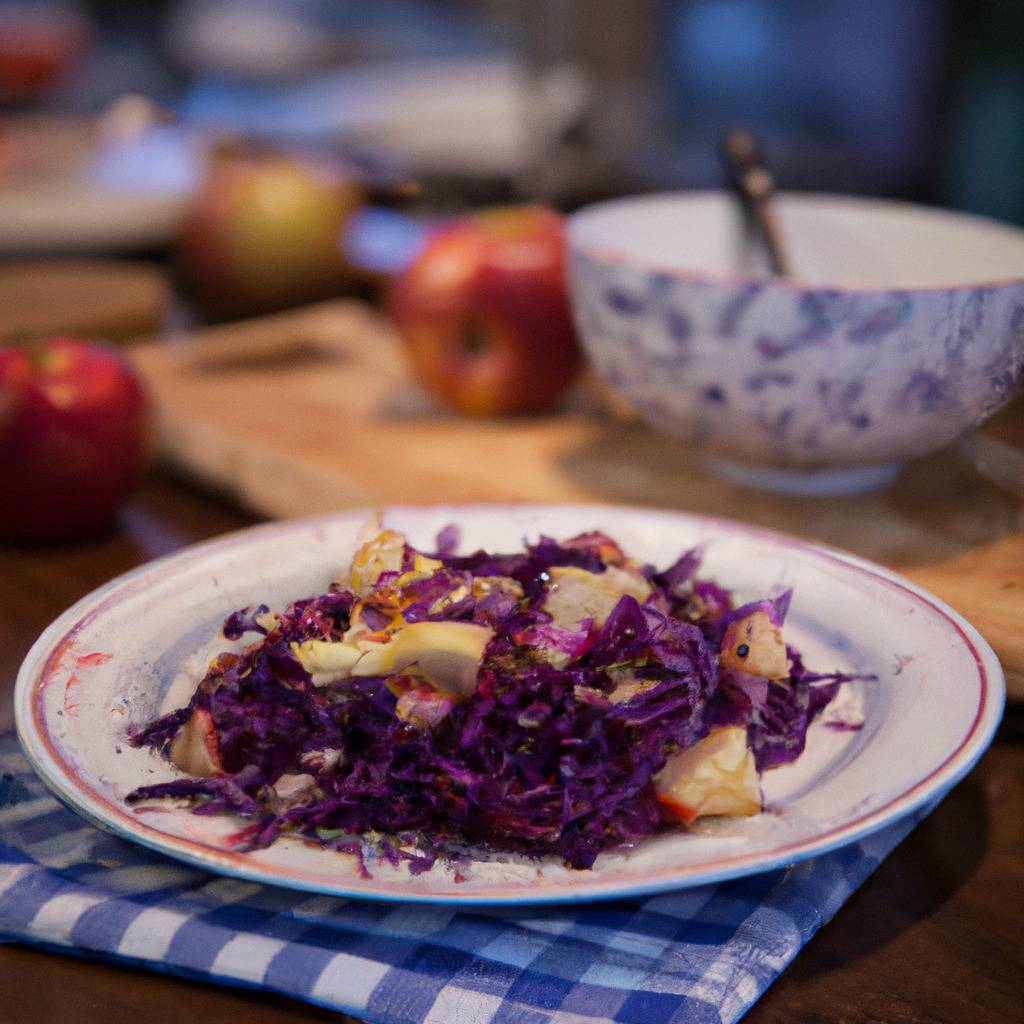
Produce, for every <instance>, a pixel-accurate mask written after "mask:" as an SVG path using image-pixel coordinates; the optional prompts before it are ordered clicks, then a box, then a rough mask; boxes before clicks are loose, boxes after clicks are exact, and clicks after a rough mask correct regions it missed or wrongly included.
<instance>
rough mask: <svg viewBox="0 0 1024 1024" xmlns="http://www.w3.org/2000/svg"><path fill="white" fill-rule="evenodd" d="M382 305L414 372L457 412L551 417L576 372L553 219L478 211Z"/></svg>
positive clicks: (511, 210)
mask: <svg viewBox="0 0 1024 1024" xmlns="http://www.w3.org/2000/svg"><path fill="white" fill-rule="evenodd" d="M390 300H391V301H390V305H391V314H392V316H393V318H394V321H395V324H396V325H397V327H398V330H399V332H400V333H401V335H402V337H403V338H404V340H405V345H406V349H407V351H408V353H409V358H410V361H411V364H412V369H413V372H414V373H415V375H416V376H417V378H418V379H419V380H420V382H421V383H422V384H423V385H424V387H426V388H427V389H428V390H429V391H431V392H432V393H433V394H434V395H436V396H437V397H438V398H440V399H441V401H443V402H444V403H445V404H446V405H448V406H450V407H451V408H453V409H457V410H458V411H459V412H464V413H470V414H473V415H480V416H486V415H500V414H505V413H523V412H542V411H545V410H548V409H551V408H553V407H554V406H555V405H556V404H557V403H558V401H559V399H560V398H561V397H562V395H563V394H564V393H565V391H566V389H567V388H568V387H569V385H570V384H571V383H572V381H573V378H574V377H575V376H576V373H577V371H578V369H579V367H580V362H581V356H580V349H579V345H578V344H577V341H576V334H575V331H574V329H573V324H572V317H571V314H570V312H569V300H568V296H567V291H566V274H565V225H564V221H563V219H562V217H561V216H559V215H558V214H557V213H555V212H554V211H552V210H547V209H544V208H543V207H539V206H523V207H507V208H501V209H495V210H486V211H483V212H480V213H476V214H473V215H471V216H468V217H466V218H464V219H460V220H457V221H454V222H452V223H450V224H447V225H444V226H442V227H439V228H437V229H436V230H435V231H434V232H432V233H431V235H430V236H429V237H428V239H427V241H426V244H425V245H424V247H423V249H422V250H421V251H420V253H419V255H418V256H417V257H416V259H415V260H414V261H413V262H412V263H411V264H410V265H409V266H408V267H407V268H406V269H405V270H404V271H403V272H402V273H401V274H400V275H399V276H398V278H397V279H396V280H395V282H394V285H393V288H392V292H391V297H390Z"/></svg>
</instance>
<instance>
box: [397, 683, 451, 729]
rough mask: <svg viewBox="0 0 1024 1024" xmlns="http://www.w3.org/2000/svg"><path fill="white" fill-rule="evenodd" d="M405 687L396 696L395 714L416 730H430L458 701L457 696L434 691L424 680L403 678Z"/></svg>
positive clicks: (446, 715) (445, 716)
mask: <svg viewBox="0 0 1024 1024" xmlns="http://www.w3.org/2000/svg"><path fill="white" fill-rule="evenodd" d="M403 679H404V681H405V682H406V685H405V686H404V687H403V688H402V690H401V692H400V693H399V695H398V701H397V703H396V704H395V714H396V715H397V716H398V717H399V718H400V719H402V721H403V722H409V723H410V724H411V725H415V726H416V727H417V728H418V729H432V728H433V727H434V726H435V725H437V724H438V723H439V722H441V721H443V720H444V719H445V718H447V717H448V715H449V714H450V712H451V710H452V708H453V707H455V705H456V703H457V702H458V700H459V697H458V695H457V694H454V693H446V692H445V691H444V690H436V689H434V687H433V686H431V685H430V683H429V682H427V680H425V679H419V678H417V677H415V676H405V677H403Z"/></svg>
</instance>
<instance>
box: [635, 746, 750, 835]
mask: <svg viewBox="0 0 1024 1024" xmlns="http://www.w3.org/2000/svg"><path fill="white" fill-rule="evenodd" d="M654 790H655V794H656V796H657V799H658V803H660V804H661V805H662V807H663V808H664V809H665V811H666V812H667V813H668V814H669V816H670V817H672V818H673V819H675V820H677V821H681V822H683V823H689V822H691V821H693V820H694V819H695V818H699V817H702V816H703V815H708V814H722V815H727V816H729V817H743V816H747V815H751V814H758V813H760V811H761V785H760V780H759V779H758V775H757V769H756V768H755V766H754V754H753V752H752V751H751V750H750V748H749V747H748V746H747V731H746V729H744V728H743V727H742V726H727V727H725V728H721V729H714V730H713V731H712V732H710V733H709V734H708V735H707V736H705V737H704V739H702V740H701V741H700V742H699V743H695V744H694V745H693V746H692V747H689V748H688V749H686V750H681V751H680V752H679V753H678V754H674V755H673V756H672V757H670V758H669V760H668V763H667V764H666V765H665V767H664V768H663V769H662V770H661V771H660V772H659V773H658V774H657V775H656V776H655V777H654Z"/></svg>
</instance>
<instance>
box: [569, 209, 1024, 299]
mask: <svg viewBox="0 0 1024 1024" xmlns="http://www.w3.org/2000/svg"><path fill="white" fill-rule="evenodd" d="M777 194H778V196H779V198H781V199H783V200H787V199H797V200H798V201H799V200H811V201H812V202H813V201H817V200H821V201H824V202H831V203H835V204H837V205H845V206H855V207H861V208H864V207H868V206H888V207H899V208H901V209H903V210H907V211H912V212H915V213H924V214H927V215H929V216H934V215H939V216H941V217H944V218H948V219H951V220H958V221H961V222H969V223H972V224H974V225H976V226H979V227H988V228H996V229H998V230H1000V231H1003V232H1005V233H1007V234H1016V235H1019V238H1020V242H1021V245H1022V247H1024V228H1020V227H1018V226H1017V225H1014V224H1007V223H1005V222H1004V221H1000V220H996V219H995V218H993V217H984V216H981V215H979V214H975V213H967V212H965V211H963V210H953V209H948V208H946V207H942V206H932V205H929V204H926V203H910V202H906V201H904V200H901V199H890V198H888V197H883V196H860V195H850V194H844V193H839V192H814V191H797V190H792V191H786V192H779V193H777ZM728 195H729V193H728V191H727V190H726V189H676V190H671V191H657V192H640V193H635V194H632V195H623V196H617V197H614V198H612V199H602V200H599V201H598V202H595V203H588V204H586V205H585V206H581V207H580V208H579V209H578V210H576V211H574V212H573V213H571V214H569V216H568V217H567V218H566V236H567V240H568V247H569V252H570V255H571V256H576V255H583V256H586V257H589V258H591V259H595V260H598V261H600V262H604V263H612V264H617V265H619V266H632V267H636V268H640V269H643V270H647V271H648V272H650V273H654V274H659V275H664V276H666V277H673V278H676V279H678V280H680V281H683V282H686V283H688V284H696V285H703V286H717V287H728V288H742V287H747V286H750V285H754V284H758V285H764V284H771V286H772V287H773V288H778V289H783V290H786V291H792V292H798V293H801V294H806V293H811V292H838V293H841V294H849V295H888V294H890V293H892V292H894V291H899V292H907V293H909V294H911V295H929V294H936V293H941V294H949V293H951V292H968V291H978V290H979V289H986V290H995V289H997V288H1006V287H1010V286H1014V285H1017V286H1024V273H1021V274H1019V275H1017V276H1014V277H1005V278H995V279H989V280H979V281H966V282H964V283H963V284H954V285H920V286H914V287H894V286H888V287H886V286H882V285H872V286H869V287H856V286H853V285H843V284H828V283H826V282H819V283H811V282H809V281H806V280H803V279H801V278H799V277H779V276H773V275H771V274H766V273H762V274H758V273H754V272H750V271H711V270H695V269H692V268H685V267H678V266H672V265H671V264H666V263H660V262H658V261H656V260H649V259H642V258H638V257H634V256H629V255H627V254H625V253H623V252H621V251H620V250H617V249H615V248H614V246H610V245H597V244H594V243H587V242H583V241H581V240H580V238H579V234H580V230H581V228H580V225H581V223H582V221H583V220H584V219H585V218H587V217H589V216H590V215H592V214H593V213H596V212H598V211H601V210H607V209H610V208H615V207H630V206H642V205H646V204H648V203H652V202H654V201H658V200H666V199H699V198H704V199H708V198H711V197H726V196H728Z"/></svg>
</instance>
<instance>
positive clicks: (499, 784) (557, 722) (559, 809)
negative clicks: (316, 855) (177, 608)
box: [128, 527, 865, 872]
mask: <svg viewBox="0 0 1024 1024" xmlns="http://www.w3.org/2000/svg"><path fill="white" fill-rule="evenodd" d="M457 543H458V531H457V529H456V528H454V527H448V528H446V529H445V530H443V531H442V532H441V534H440V535H439V537H438V541H437V551H436V554H434V555H433V556H432V557H434V558H436V559H437V560H438V561H439V562H440V563H441V568H439V569H437V570H436V571H434V572H431V573H429V574H427V575H425V576H422V578H414V579H411V580H409V581H407V582H406V583H405V584H404V585H402V587H401V593H402V595H403V608H402V617H403V619H404V621H405V622H408V623H415V622H424V621H451V622H472V623H476V624H477V625H480V626H487V627H489V628H490V629H492V630H493V631H494V635H493V638H492V639H491V640H490V642H489V643H488V644H487V646H486V649H485V651H484V654H483V659H482V662H481V664H480V668H479V671H478V675H477V680H476V688H475V691H474V692H473V693H472V694H471V695H469V696H467V697H465V698H464V699H457V700H452V701H451V702H450V703H451V707H450V710H449V709H448V706H447V705H445V708H444V711H445V713H444V714H443V717H441V718H440V720H439V721H437V722H436V723H434V724H432V725H431V726H430V727H424V726H423V724H422V723H420V724H417V723H414V722H412V721H409V720H408V719H406V718H403V717H401V716H400V715H399V714H397V713H396V707H397V704H398V698H397V697H396V693H401V692H404V689H408V688H409V687H410V686H415V685H418V684H417V680H416V679H414V678H412V679H406V678H405V677H401V678H396V677H390V678H385V677H383V676H376V677H349V678H340V679H337V680H335V681H328V682H326V683H323V682H322V681H319V682H320V685H314V679H313V678H312V677H311V675H310V673H309V672H307V671H306V669H305V668H304V667H303V665H302V663H301V661H300V660H299V658H298V657H297V655H296V653H295V650H294V649H293V648H292V646H291V645H292V643H300V642H302V641H305V640H311V639H312V640H326V641H339V640H340V639H341V638H342V637H343V635H344V634H345V633H346V631H347V630H349V628H350V626H351V624H352V621H353V616H354V615H355V614H356V613H357V611H358V614H359V615H360V616H361V617H362V621H363V623H365V625H366V627H367V628H369V629H371V630H376V629H383V628H385V626H386V625H387V623H388V622H391V612H390V611H389V609H388V606H387V605H386V603H383V602H380V603H378V604H375V603H374V595H372V594H371V595H370V596H369V597H364V598H363V599H359V598H357V597H356V596H355V595H354V594H352V593H350V592H349V591H347V590H343V589H340V588H338V587H334V588H333V589H332V590H331V591H329V592H328V593H326V594H323V595H320V596H318V597H314V598H310V599H308V600H304V601H298V602H296V603H295V604H293V605H292V606H291V607H290V608H288V609H287V610H286V611H285V612H284V613H283V614H281V615H280V616H278V617H277V618H276V620H274V619H272V618H270V617H268V612H267V609H266V607H265V606H262V605H261V606H259V607H258V608H256V609H243V610H242V611H239V612H236V613H234V614H233V615H231V616H229V618H228V619H227V621H226V622H225V624H224V635H225V636H226V637H228V638H237V637H239V636H241V635H242V634H243V633H251V634H254V635H255V637H256V639H255V642H254V643H252V644H251V645H250V646H248V647H247V648H246V649H245V650H244V651H243V652H242V653H241V654H230V653H227V654H223V655H220V656H219V657H218V658H216V659H214V661H213V663H212V664H211V665H210V668H209V671H208V672H207V674H206V676H205V677H204V678H203V680H202V681H201V682H200V684H199V686H198V687H197V689H196V691H195V693H194V695H193V697H192V699H191V701H190V702H189V704H188V705H187V706H186V707H185V708H182V709H180V710H178V711H175V712H172V713H171V714H169V715H167V716H165V717H163V718H160V719H158V720H156V721H155V722H152V723H150V724H149V725H146V726H145V727H144V728H141V729H139V730H137V731H136V732H134V733H132V734H131V736H130V739H131V742H133V743H135V744H136V745H143V744H145V745H149V746H151V747H153V748H155V749H158V750H161V751H163V752H165V753H167V752H168V751H169V749H170V747H171V744H172V742H173V741H174V739H175V737H176V736H178V735H179V733H180V731H181V730H182V728H183V727H184V726H185V725H186V723H188V722H189V720H190V718H192V716H193V713H194V712H196V711H197V710H201V711H203V712H207V713H208V715H209V719H208V720H209V721H210V722H211V723H212V728H213V731H214V733H215V743H216V749H217V752H218V756H219V763H218V773H217V774H213V775H211V776H210V777H206V778H181V779H177V780H175V781H172V782H165V783H160V784H157V785H149V786H142V787H140V788H138V789H136V790H135V791H134V792H133V793H131V794H130V795H129V797H128V799H129V800H130V801H132V802H135V801H141V800H146V799H152V798H162V797H177V798H184V799H186V800H188V801H190V802H191V803H192V805H193V808H194V810H195V812H196V813H199V814H220V813H231V814H234V815H237V816H238V817H240V818H242V819H244V820H245V821H246V822H247V826H246V828H245V829H244V830H243V831H242V832H241V833H240V834H239V842H240V845H242V846H244V847H248V848H252V847H261V846H266V845H267V844H269V843H271V842H273V841H274V839H275V838H277V837H278V836H279V835H282V834H291V835H294V836H298V837H301V838H305V839H308V840H312V841H315V842H317V843H321V844H323V845H325V846H329V847H332V848H335V849H339V850H344V851H347V852H353V853H358V851H359V850H360V849H361V845H360V842H361V839H365V837H367V836H368V835H373V836H375V837H377V851H378V853H379V854H380V855H382V856H384V857H385V858H386V859H387V860H389V861H390V862H391V863H399V862H407V863H408V865H409V869H410V870H411V871H413V872H418V871H422V870H426V869H427V868H429V867H430V866H431V864H432V863H433V862H434V860H435V858H436V857H437V856H457V855H459V854H460V852H464V851H465V850H466V849H467V848H469V847H472V848H474V849H479V848H484V849H491V850H504V851H516V852H520V853H525V854H528V855H533V856H541V855H552V854H553V855H557V856H558V857H561V858H562V859H563V860H564V861H565V863H566V864H568V865H571V866H572V867H575V868H589V867H590V866H591V865H592V864H593V862H594V860H595V858H596V857H597V855H598V854H599V853H600V852H601V851H602V850H606V849H609V848H613V847H617V846H625V845H631V844H635V843H637V842H638V841H640V840H642V839H643V838H645V837H647V836H650V835H652V834H654V833H656V832H658V831H659V830H661V829H663V828H666V827H671V826H669V825H668V823H667V821H666V818H665V816H664V813H663V811H662V809H661V807H660V806H659V804H658V802H657V800H656V799H655V793H654V788H653V783H652V780H653V778H654V776H655V775H656V774H657V773H658V772H659V771H660V770H661V769H662V768H663V767H664V765H665V763H666V760H667V759H668V758H669V757H670V756H671V755H672V754H673V753H675V752H677V751H680V750H684V749H686V748H688V747H690V746H691V745H693V744H694V743H696V742H697V741H698V740H700V739H701V738H703V737H704V736H706V735H707V733H708V732H709V731H710V730H711V729H712V728H714V727H717V726H720V725H743V726H746V728H747V735H748V742H749V745H750V748H751V749H752V751H753V753H754V757H755V759H756V765H757V768H758V770H759V771H763V770H765V769H768V768H772V767H775V766H777V765H780V764H785V763H787V762H789V761H792V760H793V759H794V758H796V757H798V756H799V755H800V753H801V752H802V751H803V748H804V743H805V740H806V734H807V728H808V726H809V724H810V723H811V721H812V720H813V719H814V718H815V717H816V716H817V715H818V714H819V713H820V712H821V710H822V709H823V708H824V707H825V705H826V704H828V702H829V701H830V700H831V699H832V697H833V696H834V695H835V692H836V690H837V689H838V687H839V685H840V684H841V683H843V682H846V681H848V680H849V679H852V678H855V677H853V676H845V675H842V674H838V673H836V674H832V675H820V674H816V673H813V672H810V671H808V670H807V669H806V668H805V666H804V665H803V662H802V660H801V658H800V655H799V653H798V652H797V651H796V650H794V649H793V648H791V647H790V648H788V653H789V657H790V662H791V666H792V668H791V673H790V677H789V678H788V679H784V680H777V681H771V680H761V679H758V678H757V677H744V676H743V675H742V674H740V673H730V672H727V671H724V670H720V668H719V664H718V658H717V655H718V649H717V644H718V643H719V642H720V640H721V636H722V632H723V629H724V626H725V624H726V623H727V622H729V621H732V620H734V619H735V618H736V616H737V615H738V614H741V613H742V612H743V611H744V609H743V608H741V609H734V607H733V602H732V598H731V595H730V594H729V593H728V591H726V590H724V589H723V588H721V587H720V586H719V585H718V584H716V583H713V582H711V581H708V580H701V579H699V578H698V576H697V573H698V572H699V567H700V552H698V551H688V552H685V553H684V554H683V555H682V556H681V557H680V558H679V559H678V560H677V561H676V562H675V563H674V564H673V565H672V566H670V567H669V568H668V569H666V570H664V571H662V572H660V573H658V572H656V571H655V570H654V569H653V568H652V567H650V566H639V565H637V564H635V563H629V562H628V560H627V559H626V556H625V555H624V554H623V553H622V550H621V549H620V548H619V546H618V545H617V544H616V543H615V542H614V541H612V540H611V539H610V538H608V537H606V536H605V535H603V534H597V533H593V534H584V535H581V536H580V537H576V538H572V539H571V540H569V541H565V542H561V543H559V542H557V541H555V540H553V539H551V538H548V537H542V538H541V539H540V540H539V541H538V542H537V543H536V544H533V545H530V546H528V547H526V549H525V551H523V552H521V553H518V554H491V553H487V552H484V551H478V552H476V553H474V554H470V555H456V554H455V553H454V551H455V548H456V545H457ZM410 552H411V549H408V551H407V552H406V554H405V555H404V556H403V559H402V571H403V572H408V570H409V569H410V567H411V566H412V565H413V558H412V555H413V554H415V553H414V552H413V553H411V554H410ZM612 565H615V566H619V567H622V566H626V567H627V568H630V569H631V571H632V572H633V573H634V574H635V576H636V577H637V578H642V579H644V580H646V581H647V582H648V583H649V584H650V587H651V593H650V596H649V597H647V599H646V600H644V601H643V603H641V602H640V601H639V600H638V599H637V598H636V597H634V596H631V595H629V594H625V595H624V596H622V597H620V598H619V599H618V601H617V603H616V604H615V605H614V607H613V608H612V609H611V611H610V613H609V614H608V616H607V618H606V619H605V621H604V623H603V625H601V626H600V627H596V626H595V625H594V622H593V620H592V619H584V620H583V621H581V622H580V623H579V624H578V626H577V627H576V628H566V627H565V626H564V625H558V624H555V623H553V622H552V621H551V619H552V617H551V615H550V614H548V613H547V612H546V611H545V610H544V607H543V601H544V598H545V595H546V594H547V592H548V587H549V583H550V579H551V577H550V575H549V574H550V572H551V570H552V569H555V568H557V567H574V568H576V569H582V570H585V571H586V572H589V573H597V574H603V573H605V572H607V571H608V570H609V568H610V567H611V566H612ZM386 575H387V576H388V579H387V581H386V582H387V584H388V585H389V586H391V587H394V586H398V585H399V584H401V579H400V577H399V574H398V573H390V574H386ZM412 575H413V576H415V574H412ZM481 577H484V578H493V577H500V578H503V579H505V580H506V581H507V580H514V581H515V582H516V584H518V587H516V586H514V585H509V586H497V587H491V588H487V587H483V588H478V589H477V590H475V589H474V581H479V580H480V578H481ZM383 580H384V577H382V581H383ZM478 591H479V592H478ZM788 604H789V595H788V594H786V595H783V597H782V598H778V599H776V600H775V601H774V602H772V601H764V602H758V603H756V607H757V608H765V609H768V608H770V612H771V615H772V621H773V622H776V623H777V624H778V625H781V622H782V619H783V618H784V616H785V613H786V610H787V608H788ZM745 607H747V608H753V607H755V606H753V605H752V606H745ZM623 673H628V676H629V679H630V680H631V681H632V683H633V685H634V690H635V692H631V695H629V696H628V698H627V699H617V698H616V685H617V680H618V679H620V678H622V674H623ZM859 678H865V677H859ZM204 720H205V719H204ZM296 777H297V778H298V782H296V781H295V780H296ZM289 779H291V780H292V782H293V785H295V786H296V788H295V791H294V792H291V793H285V794H284V795H282V785H283V780H289ZM275 787H276V788H275ZM284 788H285V789H286V788H287V787H284ZM380 837H383V838H380ZM409 848H412V849H414V850H415V851H417V852H414V853H410V852H409ZM360 856H361V855H360ZM360 864H362V860H360Z"/></svg>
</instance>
